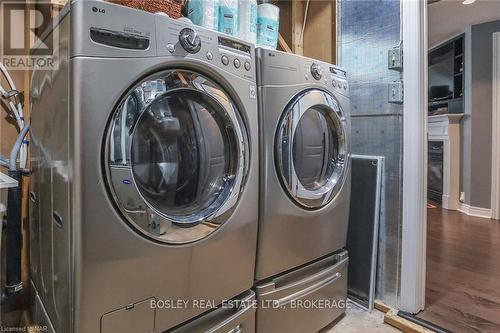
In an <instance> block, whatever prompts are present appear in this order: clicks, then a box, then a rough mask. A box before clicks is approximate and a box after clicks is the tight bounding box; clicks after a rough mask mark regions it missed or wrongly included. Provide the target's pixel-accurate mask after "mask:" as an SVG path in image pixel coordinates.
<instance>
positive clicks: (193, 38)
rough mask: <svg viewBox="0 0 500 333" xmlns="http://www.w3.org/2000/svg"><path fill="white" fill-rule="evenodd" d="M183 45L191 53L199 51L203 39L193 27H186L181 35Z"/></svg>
mask: <svg viewBox="0 0 500 333" xmlns="http://www.w3.org/2000/svg"><path fill="white" fill-rule="evenodd" d="M179 42H180V43H181V46H182V47H183V48H184V50H186V51H187V52H189V53H197V52H198V51H200V49H201V39H200V36H198V33H197V32H196V31H194V30H193V29H191V28H184V29H182V30H181V33H180V35H179Z"/></svg>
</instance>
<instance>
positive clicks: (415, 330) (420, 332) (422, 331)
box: [384, 309, 434, 333]
mask: <svg viewBox="0 0 500 333" xmlns="http://www.w3.org/2000/svg"><path fill="white" fill-rule="evenodd" d="M384 323H386V324H389V325H391V326H394V327H396V328H397V329H399V330H400V331H402V332H405V333H433V332H434V331H431V330H429V329H427V328H425V327H423V326H420V325H418V324H415V323H414V322H411V321H409V320H406V319H404V318H402V317H400V316H398V310H394V309H392V310H390V311H389V312H387V313H386V314H385V316H384Z"/></svg>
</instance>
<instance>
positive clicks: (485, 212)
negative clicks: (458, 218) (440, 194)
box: [458, 203, 491, 219]
mask: <svg viewBox="0 0 500 333" xmlns="http://www.w3.org/2000/svg"><path fill="white" fill-rule="evenodd" d="M458 211H459V212H461V213H464V214H466V215H469V216H475V217H482V218H485V219H491V208H481V207H474V206H470V205H467V204H464V203H460V204H459V205H458Z"/></svg>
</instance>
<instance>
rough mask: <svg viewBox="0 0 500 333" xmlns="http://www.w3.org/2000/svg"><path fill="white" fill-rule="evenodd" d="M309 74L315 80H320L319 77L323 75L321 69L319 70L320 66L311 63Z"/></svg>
mask: <svg viewBox="0 0 500 333" xmlns="http://www.w3.org/2000/svg"><path fill="white" fill-rule="evenodd" d="M311 75H312V76H313V77H314V78H315V79H316V80H321V77H322V76H323V71H322V70H321V66H320V65H319V64H316V63H313V64H312V65H311Z"/></svg>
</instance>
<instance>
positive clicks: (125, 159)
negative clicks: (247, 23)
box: [30, 0, 258, 333]
mask: <svg viewBox="0 0 500 333" xmlns="http://www.w3.org/2000/svg"><path fill="white" fill-rule="evenodd" d="M45 38H46V40H48V39H51V38H54V39H55V43H54V52H57V54H58V57H59V59H60V63H59V66H58V68H57V69H56V70H53V71H52V70H51V71H48V70H43V69H40V68H37V69H35V70H34V73H33V77H32V110H33V111H32V138H33V143H34V145H33V148H32V165H33V177H32V181H31V194H30V197H31V221H30V228H31V276H32V286H33V293H32V296H33V300H34V303H33V304H34V305H33V314H34V316H35V319H36V321H37V323H39V324H40V325H42V326H47V327H48V329H49V331H55V332H58V333H68V332H73V333H89V332H92V333H96V332H100V333H114V332H128V333H135V332H163V331H166V330H170V329H174V328H175V329H176V330H178V331H179V332H182V331H189V332H198V331H200V332H201V331H206V330H210V331H211V332H219V331H221V332H228V331H231V330H232V329H234V330H235V332H236V330H237V331H238V332H240V331H241V332H253V331H254V322H255V321H254V314H255V309H254V308H253V307H252V306H247V305H246V304H248V303H251V300H252V299H253V298H254V294H253V292H252V291H250V288H251V287H252V285H253V281H254V268H255V266H254V264H255V252H256V242H257V222H258V113H257V99H256V78H255V76H256V75H255V68H254V64H255V60H254V57H255V52H254V47H253V46H252V45H250V44H247V43H245V42H243V41H241V40H238V39H234V38H231V37H229V36H224V35H221V34H218V33H217V32H213V31H209V30H205V29H202V28H199V27H195V26H192V25H190V24H188V23H185V22H181V21H176V20H172V19H169V18H168V17H165V16H163V15H155V14H150V13H146V12H141V11H137V10H134V9H130V8H127V7H122V6H118V5H115V4H111V3H109V2H104V1H83V0H80V1H78V0H77V1H71V3H70V4H69V5H67V6H66V7H65V9H64V10H63V12H62V14H61V15H60V16H59V18H58V20H57V23H56V28H55V30H53V31H52V32H50V33H49V34H47V35H45ZM42 51H43V52H44V50H41V49H40V50H39V51H35V55H36V53H37V52H42ZM224 300H235V303H234V304H240V305H238V306H232V307H221V302H222V301H224ZM238 300H240V301H241V302H236V301H238ZM243 301H245V302H243ZM232 304H233V303H232ZM242 304H243V305H242ZM205 314H206V315H205ZM193 318H194V319H193ZM192 319H193V321H191V320H192ZM184 324H185V325H188V326H182V325H184ZM183 327H184V328H183ZM186 327H187V328H186Z"/></svg>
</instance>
